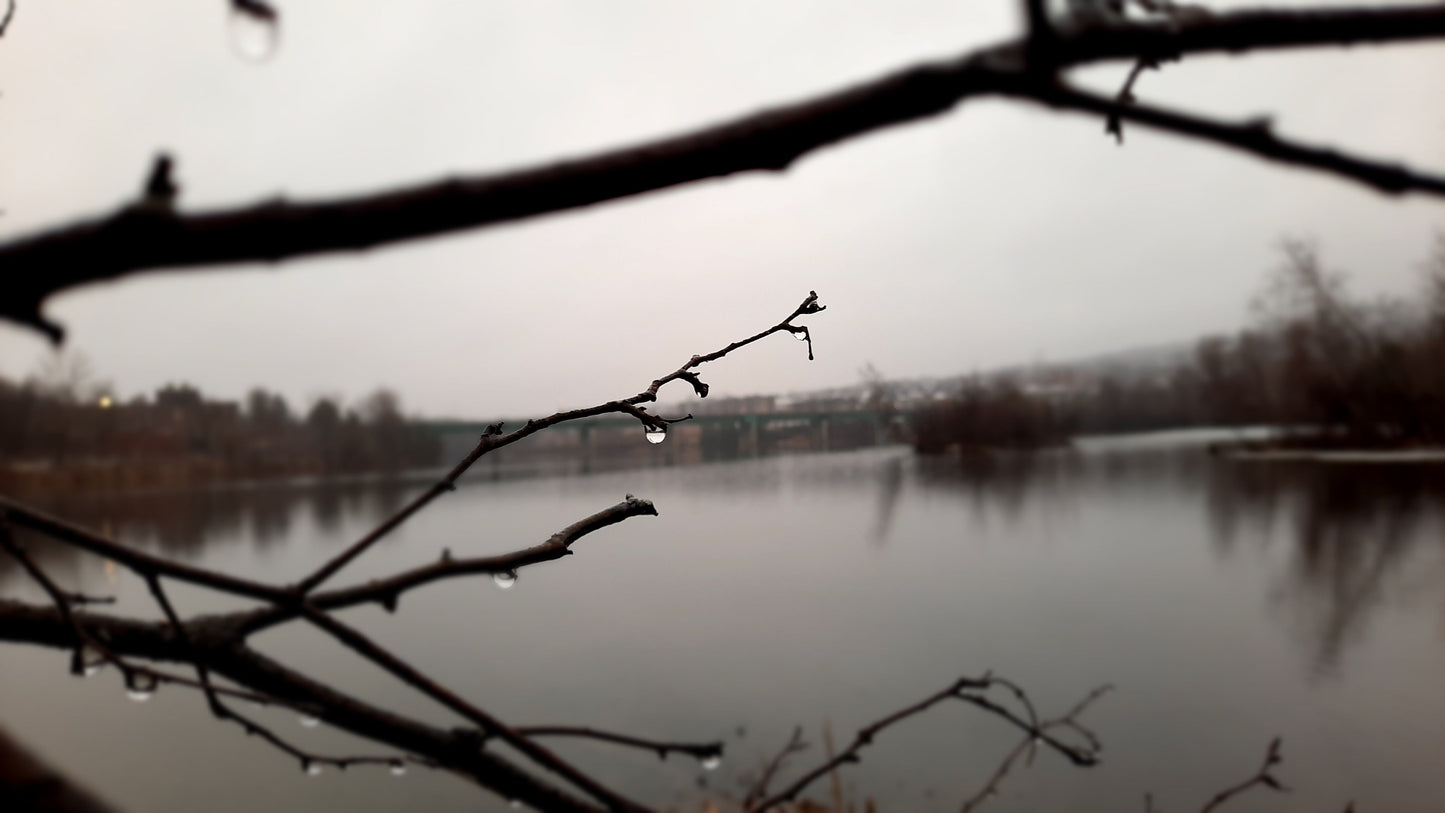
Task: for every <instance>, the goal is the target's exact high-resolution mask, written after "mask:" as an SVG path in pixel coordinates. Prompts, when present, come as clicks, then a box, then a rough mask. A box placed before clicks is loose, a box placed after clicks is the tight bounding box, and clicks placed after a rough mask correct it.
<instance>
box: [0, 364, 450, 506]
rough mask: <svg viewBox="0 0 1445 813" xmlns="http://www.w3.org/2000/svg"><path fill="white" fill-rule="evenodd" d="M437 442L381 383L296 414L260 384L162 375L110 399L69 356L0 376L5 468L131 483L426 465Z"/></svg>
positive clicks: (13, 473) (0, 450) (1, 465)
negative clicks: (217, 384) (235, 394)
mask: <svg viewBox="0 0 1445 813" xmlns="http://www.w3.org/2000/svg"><path fill="white" fill-rule="evenodd" d="M440 452H441V450H440V443H439V441H438V439H437V438H436V437H435V435H434V434H433V433H431V432H429V431H427V430H426V429H425V428H424V427H421V426H420V425H418V424H416V423H414V422H411V421H408V420H407V418H406V417H405V416H404V415H403V413H402V409H401V400H400V398H399V397H398V396H397V395H396V393H395V392H393V391H391V390H388V389H379V390H377V391H375V392H373V393H372V394H370V395H368V396H366V397H365V398H363V399H362V400H361V401H360V402H359V403H356V404H354V405H351V406H346V405H343V404H342V403H341V402H340V400H339V399H336V398H320V399H317V400H316V401H315V402H314V403H313V404H312V405H311V407H310V409H309V410H307V411H306V412H305V413H304V414H299V413H296V412H293V411H292V409H291V407H290V405H289V404H288V403H287V402H286V399H285V398H284V397H283V396H281V395H280V394H277V393H272V392H268V391H267V390H265V389H261V388H256V389H253V390H251V392H250V393H249V394H248V395H247V396H246V398H245V400H244V401H243V402H242V403H237V402H235V401H225V400H215V399H211V398H208V397H207V396H206V395H204V394H203V393H202V392H201V391H200V390H199V389H197V388H195V387H193V386H191V385H189V384H169V385H166V386H164V387H162V388H160V389H158V390H156V391H155V393H154V394H153V395H152V396H149V397H147V396H144V395H141V396H136V397H135V398H132V399H130V400H127V401H124V402H121V401H120V400H119V399H117V398H115V397H113V396H112V395H111V394H110V388H109V387H108V386H106V385H104V384H95V383H92V382H90V381H89V377H88V371H87V370H86V369H85V365H84V363H83V361H79V360H77V359H75V358H74V357H69V358H66V357H61V358H59V359H57V360H54V361H52V362H51V363H50V364H48V365H47V367H46V368H44V369H42V371H41V372H40V373H39V374H37V375H36V376H33V377H31V378H30V379H28V380H26V381H25V382H23V383H13V382H10V381H6V380H5V379H3V378H0V469H3V470H4V471H6V472H7V473H8V474H9V475H10V477H11V478H12V479H14V478H16V477H19V476H20V475H19V474H17V472H32V473H33V474H32V476H31V479H32V480H33V479H35V478H36V477H40V476H41V474H40V473H44V472H54V471H57V470H60V471H64V470H71V471H75V470H80V469H90V470H93V471H100V470H106V471H108V472H109V475H108V479H110V480H115V479H120V480H124V481H127V482H135V483H136V484H144V482H145V481H149V480H155V479H157V478H159V479H162V480H166V479H170V480H174V479H178V478H179V479H188V478H192V477H202V478H215V477H264V476H276V475H293V474H331V473H342V472H363V471H385V470H395V469H401V468H410V467H417V466H429V465H434V464H435V463H436V462H437V461H438V460H439V458H440ZM161 471H166V472H169V476H161V475H159V474H157V472H161Z"/></svg>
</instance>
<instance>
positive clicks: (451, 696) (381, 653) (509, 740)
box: [301, 604, 645, 811]
mask: <svg viewBox="0 0 1445 813" xmlns="http://www.w3.org/2000/svg"><path fill="white" fill-rule="evenodd" d="M301 611H302V616H303V617H304V618H305V619H306V620H307V621H310V622H311V623H312V625H313V626H315V627H316V628H317V629H320V630H322V631H323V632H325V633H327V634H329V635H331V636H332V637H333V638H335V639H336V640H337V641H338V642H340V643H341V644H342V645H344V646H346V647H347V648H348V649H350V650H351V651H353V652H355V653H356V654H358V655H360V656H361V657H363V658H365V659H366V660H369V661H371V662H372V663H374V664H376V665H377V666H379V667H381V669H382V670H384V671H386V672H389V673H391V674H392V675H393V676H394V677H396V678H397V679H398V680H400V681H402V682H403V683H405V684H407V685H408V686H411V687H412V688H414V689H416V690H418V691H420V692H421V693H422V694H425V695H426V696H427V697H430V698H431V699H433V700H435V701H436V702H438V703H440V704H441V705H443V706H445V707H446V708H448V709H450V710H452V711H453V712H455V713H457V714H459V715H461V716H462V717H464V718H466V719H467V720H469V721H471V722H472V723H475V724H476V725H477V726H479V727H480V728H481V730H482V733H483V735H484V736H486V737H496V738H497V739H499V740H501V741H502V742H505V743H506V744H507V745H510V746H512V747H513V748H515V749H516V750H517V751H519V752H521V753H522V754H523V755H524V756H526V757H527V758H528V759H531V760H532V761H533V762H535V763H536V764H537V765H539V766H541V767H543V768H545V769H547V770H549V771H551V772H553V773H555V774H557V775H558V776H560V777H562V778H563V779H566V780H567V781H568V782H571V783H572V784H573V785H575V786H576V787H577V788H578V789H579V790H581V791H583V792H584V793H586V794H587V795H588V796H591V797H592V798H594V799H596V800H597V801H599V802H601V803H602V804H604V805H606V806H607V807H608V808H609V809H612V810H621V811H640V810H645V808H643V807H642V806H641V805H639V804H637V803H636V802H633V801H631V800H629V799H627V798H625V797H623V796H621V795H620V794H618V793H617V792H615V791H613V790H610V789H608V788H607V787H605V786H603V785H602V784H601V783H600V782H598V781H597V780H595V779H593V778H592V777H590V776H588V775H587V774H585V773H583V772H582V771H580V770H578V769H577V768H575V767H573V766H572V764H571V763H569V762H567V761H566V760H564V759H562V758H561V757H559V756H557V755H556V754H554V753H552V752H551V751H549V750H548V749H546V748H543V747H542V746H540V745H538V744H537V743H535V742H533V741H532V740H531V739H529V738H527V737H524V736H522V735H520V734H518V733H517V732H516V731H515V730H514V729H512V728H510V727H508V726H507V725H506V724H505V723H503V722H502V721H501V720H498V719H497V718H496V717H493V716H492V715H490V714H488V713H487V712H485V711H482V710H481V709H480V708H477V707H476V706H475V705H473V704H472V703H469V702H467V701H466V700H464V699H462V698H461V697H460V696H459V695H457V694H456V693H454V692H452V691H451V690H450V689H447V688H445V687H443V686H442V685H441V684H439V683H437V682H436V681H434V680H432V679H431V678H429V677H427V676H426V675H424V674H422V673H421V672H420V671H419V670H418V669H416V667H414V666H412V665H411V664H409V663H407V662H406V661H404V660H402V659H401V658H398V657H397V656H396V655H393V654H392V653H391V652H389V651H387V650H386V649H385V648H383V647H382V646H381V645H380V644H377V643H376V642H375V641H372V640H371V639H370V638H368V637H367V636H365V635H363V634H362V633H361V632H359V631H357V630H356V629H354V628H352V627H350V626H348V625H346V624H344V623H342V622H341V621H338V620H336V619H335V618H333V617H332V616H331V615H329V614H327V613H324V612H321V611H320V610H317V609H316V608H314V607H312V606H310V605H309V604H303V605H302V609H301Z"/></svg>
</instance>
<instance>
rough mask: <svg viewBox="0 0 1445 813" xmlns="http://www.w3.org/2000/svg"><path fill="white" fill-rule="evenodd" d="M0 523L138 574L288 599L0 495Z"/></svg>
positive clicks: (277, 600) (273, 589) (267, 587)
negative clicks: (146, 550) (150, 553)
mask: <svg viewBox="0 0 1445 813" xmlns="http://www.w3.org/2000/svg"><path fill="white" fill-rule="evenodd" d="M3 522H9V523H10V524H12V525H15V526H17V527H22V528H27V529H29V530H32V531H35V532H37V533H40V534H44V535H45V536H48V537H50V538H52V539H55V540H57V541H60V542H64V543H66V544H69V545H74V546H75V547H77V548H80V549H82V550H86V551H90V552H91V553H94V554H96V555H98V556H104V557H106V558H108V559H113V560H115V561H116V562H117V563H118V564H122V565H125V566H126V567H128V568H130V569H131V570H133V571H134V572H135V573H137V574H138V575H140V576H142V577H150V576H166V577H168V578H172V579H175V580H177V581H182V582H187V583H189V584H195V585H199V586H201V587H210V588H212V589H214V590H220V591H221V592H224V593H230V594H232V595H237V596H245V597H246V598H254V599H260V600H262V601H270V602H274V603H284V602H286V601H288V600H289V598H290V597H289V594H288V593H287V592H286V591H284V590H281V589H280V588H276V587H271V586H270V585H266V584H262V583H260V582H256V581H251V580H249V579H241V578H238V577H235V576H230V575H227V574H225V573H218V572H216V571H212V570H206V569H204V568H198V567H193V566H191V565H186V564H182V563H180V562H176V561H172V560H170V559H162V558H160V557H158V556H151V555H149V554H146V553H142V552H140V551H138V550H135V549H134V548H129V547H126V546H125V545H121V544H119V543H117V542H115V541H113V540H110V539H106V538H105V537H103V536H100V535H98V534H94V533H91V532H90V531H87V530H85V529H84V528H81V527H79V526H76V525H72V524H71V523H69V522H66V521H65V520H62V519H57V518H56V517H52V516H50V515H48V514H45V513H43V512H41V511H38V510H36V509H34V508H30V507H28V506H24V505H21V504H20V503H17V502H15V501H13V500H10V499H8V498H5V497H0V523H3Z"/></svg>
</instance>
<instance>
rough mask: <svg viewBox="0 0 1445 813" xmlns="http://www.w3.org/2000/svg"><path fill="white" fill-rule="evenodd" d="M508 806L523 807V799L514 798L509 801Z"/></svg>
mask: <svg viewBox="0 0 1445 813" xmlns="http://www.w3.org/2000/svg"><path fill="white" fill-rule="evenodd" d="M507 807H510V808H512V809H514V810H516V809H520V808H521V807H522V800H521V799H513V800H512V801H510V802H507Z"/></svg>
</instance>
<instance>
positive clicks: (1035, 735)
mask: <svg viewBox="0 0 1445 813" xmlns="http://www.w3.org/2000/svg"><path fill="white" fill-rule="evenodd" d="M993 686H1003V687H1005V688H1007V689H1009V691H1010V693H1011V694H1013V695H1014V696H1015V697H1016V698H1018V697H1020V696H1021V695H1022V694H1023V691H1022V690H1021V689H1019V688H1018V687H1017V686H1016V685H1015V684H1014V683H1013V682H1011V681H1008V680H1004V679H1001V678H995V677H994V676H993V675H992V674H985V675H984V676H983V677H981V678H970V677H962V678H959V679H958V680H956V681H954V682H953V683H952V684H951V685H949V686H948V687H947V688H945V689H943V690H941V691H939V692H936V693H934V694H932V695H929V696H928V697H925V698H924V699H922V700H920V701H918V702H917V703H914V704H913V705H911V706H906V707H904V708H902V709H899V710H898V711H895V712H893V713H892V714H889V715H888V716H886V717H884V718H882V719H880V720H877V721H875V722H873V723H872V724H870V725H868V726H866V727H864V728H862V729H860V730H859V731H858V733H857V735H855V737H854V739H853V743H852V744H851V745H849V746H848V747H847V748H846V749H844V750H843V751H842V752H841V753H839V754H837V755H835V756H831V757H829V759H828V760H827V761H825V762H824V763H823V764H822V765H819V766H818V767H816V768H814V769H813V770H811V771H809V772H808V773H806V774H804V775H803V776H802V777H800V778H799V779H798V780H797V781H795V782H794V783H793V784H791V785H789V786H788V787H787V788H785V789H784V790H781V791H779V792H777V793H775V794H773V795H772V796H771V797H769V798H767V799H766V800H764V801H762V802H760V803H757V804H754V805H751V806H749V807H748V808H747V810H748V813H763V811H766V810H770V809H772V808H774V807H777V806H779V805H782V804H784V803H787V802H790V801H792V800H793V799H794V798H796V797H797V795H798V794H799V793H801V792H802V791H803V789H804V788H806V787H807V786H808V785H810V784H812V783H813V782H815V781H817V780H818V779H820V778H822V777H823V776H826V775H827V774H830V773H832V772H833V771H836V770H837V769H839V768H840V767H842V766H843V765H846V764H850V763H856V762H858V761H859V759H860V757H859V756H858V752H859V751H861V750H862V749H863V748H864V747H866V746H867V745H870V744H871V743H872V742H873V738H874V737H876V736H877V735H878V734H879V733H880V732H882V731H883V730H884V729H885V728H888V727H889V726H891V725H893V724H895V723H899V722H902V721H903V720H906V719H908V718H909V717H912V716H914V715H917V714H920V713H922V712H924V711H927V710H928V709H930V708H932V707H933V706H935V705H937V704H938V703H941V702H943V701H945V700H949V699H954V700H961V701H963V702H965V703H969V704H971V705H974V706H977V707H979V708H981V709H984V710H985V711H988V712H990V713H992V714H994V715H996V716H998V717H1001V718H1003V719H1004V720H1006V721H1008V722H1009V723H1011V724H1013V725H1014V726H1015V727H1017V728H1019V729H1020V730H1022V731H1023V732H1024V733H1025V734H1026V735H1027V736H1028V739H1029V742H1030V744H1031V747H1032V744H1033V743H1034V741H1037V742H1039V743H1042V744H1045V745H1048V746H1049V747H1051V748H1053V749H1054V750H1055V751H1058V752H1059V753H1061V754H1063V755H1064V756H1065V757H1067V758H1068V759H1069V761H1070V762H1072V763H1074V764H1075V765H1079V766H1083V767H1087V766H1092V765H1094V764H1095V763H1096V762H1097V761H1098V760H1097V758H1096V756H1095V752H1094V750H1092V749H1085V748H1079V747H1076V746H1073V745H1069V744H1067V743H1064V742H1061V741H1059V740H1058V739H1056V738H1054V737H1053V736H1052V735H1051V734H1050V733H1049V732H1048V731H1046V730H1045V729H1044V728H1043V727H1042V726H1040V725H1039V724H1038V723H1037V722H1035V721H1034V714H1033V705H1032V704H1031V703H1029V702H1028V701H1027V698H1026V697H1024V698H1023V699H1022V703H1023V704H1024V706H1025V707H1026V709H1028V715H1029V720H1024V719H1022V718H1020V717H1019V716H1018V715H1016V714H1014V713H1013V712H1012V711H1009V710H1008V709H1006V708H1004V707H1003V706H1000V705H998V704H997V703H994V702H993V701H992V700H989V699H988V698H987V697H984V696H983V695H980V694H975V693H974V692H979V691H983V692H986V691H988V690H989V689H990V688H991V687H993Z"/></svg>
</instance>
